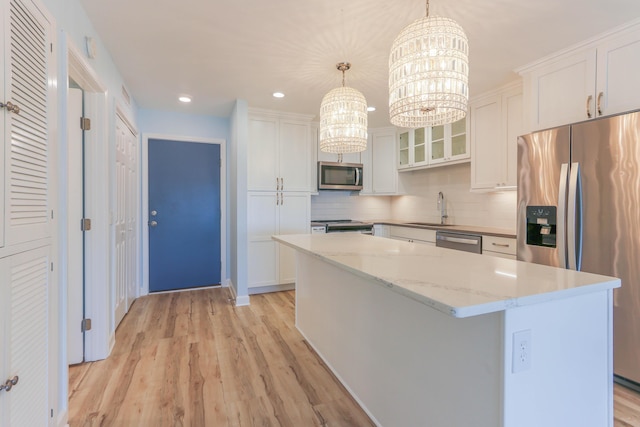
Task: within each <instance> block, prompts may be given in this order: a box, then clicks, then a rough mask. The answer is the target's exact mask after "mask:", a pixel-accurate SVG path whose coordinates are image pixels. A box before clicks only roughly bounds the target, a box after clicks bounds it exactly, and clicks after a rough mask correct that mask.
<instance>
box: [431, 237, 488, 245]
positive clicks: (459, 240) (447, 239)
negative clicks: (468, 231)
mask: <svg viewBox="0 0 640 427" xmlns="http://www.w3.org/2000/svg"><path fill="white" fill-rule="evenodd" d="M437 239H438V240H444V241H445V242H452V243H462V244H463V245H477V244H478V242H479V239H465V238H462V237H449V236H437Z"/></svg>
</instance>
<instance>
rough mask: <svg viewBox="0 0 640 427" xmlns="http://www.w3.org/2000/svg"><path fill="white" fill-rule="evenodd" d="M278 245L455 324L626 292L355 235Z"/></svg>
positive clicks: (596, 280) (505, 262)
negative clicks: (465, 319)
mask: <svg viewBox="0 0 640 427" xmlns="http://www.w3.org/2000/svg"><path fill="white" fill-rule="evenodd" d="M273 239H274V240H276V241H278V242H280V243H282V244H285V245H287V246H290V247H292V248H294V249H296V250H299V251H302V252H305V253H307V254H310V255H313V256H316V257H318V258H321V259H323V260H324V261H326V262H328V263H329V264H332V265H335V266H337V267H340V268H343V269H345V270H347V271H350V272H352V273H353V274H356V275H358V276H360V277H363V278H366V279H369V280H371V281H372V282H373V283H375V284H378V285H380V286H385V287H386V288H388V289H390V290H392V291H394V292H397V293H400V294H402V295H405V296H407V297H408V298H411V299H414V300H416V301H418V302H420V303H422V304H425V305H427V306H430V307H433V308H434V309H436V310H439V311H441V312H443V313H446V314H449V315H451V316H454V317H470V316H477V315H481V314H486V313H492V312H497V311H502V310H506V309H510V308H514V307H520V306H526V305H531V304H538V303H541V302H546V301H552V300H556V299H560V298H571V297H574V296H578V295H583V294H588V293H591V292H596V291H601V290H606V289H612V288H617V287H620V279H616V278H614V277H607V276H601V275H596V274H591V273H583V272H576V271H572V270H565V269H560V268H555V267H548V266H544V265H538V264H532V263H526V262H522V261H513V260H509V259H504V258H497V257H492V256H486V255H478V254H472V253H467V252H461V251H455V250H451V249H445V248H438V247H434V246H429V245H416V244H411V243H408V242H403V241H399V240H393V239H386V238H383V237H374V236H367V235H362V234H357V233H330V234H294V235H279V236H273Z"/></svg>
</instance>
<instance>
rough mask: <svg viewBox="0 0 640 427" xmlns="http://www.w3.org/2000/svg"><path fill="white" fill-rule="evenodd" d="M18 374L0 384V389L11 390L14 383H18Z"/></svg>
mask: <svg viewBox="0 0 640 427" xmlns="http://www.w3.org/2000/svg"><path fill="white" fill-rule="evenodd" d="M18 380H19V378H18V376H17V375H16V376H15V377H13V378H11V379H9V380H7V382H5V383H4V384H0V391H2V390H4V391H11V389H12V388H13V386H14V385H16V384H18Z"/></svg>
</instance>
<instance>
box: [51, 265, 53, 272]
mask: <svg viewBox="0 0 640 427" xmlns="http://www.w3.org/2000/svg"><path fill="white" fill-rule="evenodd" d="M51 271H53V263H51Z"/></svg>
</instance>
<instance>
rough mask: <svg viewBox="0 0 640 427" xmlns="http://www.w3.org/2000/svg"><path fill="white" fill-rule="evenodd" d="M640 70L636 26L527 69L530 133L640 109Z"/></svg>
mask: <svg viewBox="0 0 640 427" xmlns="http://www.w3.org/2000/svg"><path fill="white" fill-rule="evenodd" d="M639 67H640V26H638V25H636V26H635V27H628V28H625V29H623V30H620V31H617V32H613V33H610V34H608V35H606V36H603V37H602V38H600V39H597V40H595V41H591V42H589V43H587V44H586V45H582V46H580V47H579V48H578V49H574V50H568V51H566V52H565V53H563V54H559V55H554V56H553V57H551V58H550V59H547V60H542V61H539V62H536V63H535V64H533V65H530V66H526V67H523V68H522V69H520V70H519V72H520V74H521V75H522V76H523V78H524V80H525V86H524V95H525V102H526V103H527V107H528V109H529V114H528V123H527V125H528V128H529V129H528V130H527V131H535V130H540V129H546V128H550V127H555V126H561V125H566V124H569V123H575V122H579V121H584V120H590V119H594V118H597V117H601V116H608V115H612V114H618V113H622V112H625V111H630V110H634V109H637V108H640V80H639V79H637V77H636V76H635V74H636V71H637V70H638V69H639Z"/></svg>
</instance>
